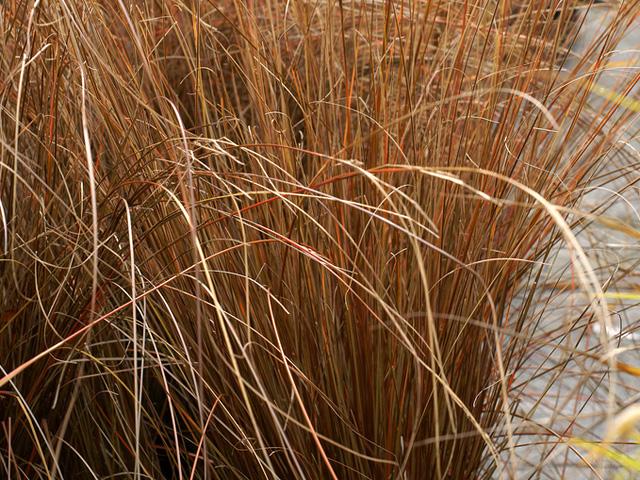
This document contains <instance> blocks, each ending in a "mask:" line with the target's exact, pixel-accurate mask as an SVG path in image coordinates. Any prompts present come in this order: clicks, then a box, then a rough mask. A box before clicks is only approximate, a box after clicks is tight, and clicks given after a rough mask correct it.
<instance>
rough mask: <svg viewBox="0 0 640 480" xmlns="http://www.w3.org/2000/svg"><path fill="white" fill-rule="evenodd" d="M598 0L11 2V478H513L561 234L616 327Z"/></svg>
mask: <svg viewBox="0 0 640 480" xmlns="http://www.w3.org/2000/svg"><path fill="white" fill-rule="evenodd" d="M590 7H591V5H590V3H589V2H588V1H587V2H585V1H578V0H570V1H564V2H556V1H551V0H549V1H547V0H545V1H534V2H530V1H520V0H513V1H496V0H476V1H473V2H467V1H464V2H453V1H448V0H447V1H430V0H406V1H394V2H391V1H387V2H382V1H360V0H349V1H338V2H333V1H329V2H306V1H287V2H285V1H280V0H272V1H267V2H258V1H251V0H244V1H241V0H224V1H219V2H214V1H202V2H200V1H193V2H192V1H186V0H185V1H184V2H183V1H179V0H175V1H174V0H171V1H162V2H161V1H157V0H134V1H131V2H122V1H120V0H118V1H108V0H61V1H51V0H42V1H35V2H33V1H26V0H6V1H5V2H4V3H3V4H2V6H1V7H0V9H1V12H2V15H1V16H0V48H1V49H2V56H1V57H0V79H1V80H0V106H1V108H0V200H1V204H0V214H1V216H0V219H1V220H2V223H1V227H2V237H1V238H0V241H2V244H1V245H0V246H1V247H2V248H1V256H0V319H1V320H0V367H1V368H2V371H1V372H0V387H1V388H0V390H1V391H0V424H1V425H2V429H0V457H1V458H2V462H1V463H0V465H1V467H0V472H2V473H0V476H3V477H4V476H6V477H7V478H29V479H45V478H46V479H49V478H56V479H62V478H69V479H70V478H115V477H117V476H123V477H127V478H179V479H191V478H209V479H214V478H219V479H231V478H238V479H240V478H242V479H247V478H251V479H253V478H282V479H293V478H299V479H303V478H309V479H324V478H334V479H337V478H340V479H342V478H354V479H355V478H371V479H382V478H398V479H417V478H438V479H440V478H442V479H445V478H451V479H470V478H491V477H493V476H496V475H498V476H500V475H502V476H503V477H504V478H510V477H515V476H516V475H517V470H518V455H517V452H516V449H515V440H514V438H515V434H516V430H517V426H516V425H515V423H514V422H515V419H514V417H513V412H514V408H515V404H514V402H513V401H512V396H511V395H510V392H511V388H512V385H513V379H514V378H515V377H516V375H517V372H518V368H521V367H522V364H523V363H522V359H523V358H524V356H525V355H526V352H527V347H528V346H529V342H528V339H530V338H532V336H534V335H535V328H533V326H532V322H531V319H530V316H529V308H528V305H530V304H532V303H533V302H535V298H536V293H537V292H538V290H539V288H540V287H539V283H538V281H537V279H538V278H539V276H540V275H541V272H542V271H543V266H544V264H545V262H546V260H547V259H548V258H549V255H550V254H551V253H552V252H553V249H554V248H557V245H560V244H567V245H570V248H571V249H572V252H573V254H574V256H575V262H574V263H575V271H576V282H577V285H578V287H579V288H582V289H583V290H584V291H585V292H586V294H587V295H589V298H591V299H592V301H591V311H592V312H593V314H594V316H595V318H596V319H597V321H601V322H604V323H605V324H606V322H607V315H608V313H607V310H606V308H605V307H606V306H605V305H604V300H603V296H602V295H601V293H602V290H601V286H600V284H599V283H598V282H597V281H596V277H595V275H594V273H593V270H592V269H591V267H590V264H589V261H588V258H587V257H586V256H585V255H584V252H583V251H582V249H581V246H580V244H579V243H578V242H577V241H576V239H575V236H574V234H573V233H572V232H574V229H575V222H578V220H576V218H575V217H574V216H572V215H574V214H573V213H572V212H574V209H575V208H576V207H577V205H578V201H579V200H580V197H581V195H582V192H583V191H584V187H585V186H586V185H587V184H588V182H589V181H590V178H591V176H592V175H593V173H594V172H595V171H597V169H598V168H599V167H600V166H601V161H602V159H603V158H604V153H605V152H608V151H609V149H611V145H612V144H613V143H614V141H615V140H616V139H617V138H618V136H619V134H620V132H621V131H623V130H624V129H625V128H626V127H628V125H629V115H619V114H617V113H616V112H620V111H621V110H624V105H622V106H621V102H620V101H619V99H618V98H616V97H614V98H611V99H609V100H607V101H605V102H604V103H603V104H601V105H600V107H599V108H600V109H601V111H600V113H599V115H596V114H595V113H594V112H593V110H591V109H590V107H589V105H590V104H589V96H590V95H591V92H592V86H593V83H594V81H595V80H594V79H595V76H594V74H593V72H595V71H596V70H597V69H598V68H601V64H602V62H604V61H606V59H603V56H604V53H605V52H606V51H607V49H608V48H611V46H612V45H615V42H616V38H619V37H620V36H621V35H622V34H623V33H624V31H625V30H626V29H627V28H628V27H629V25H630V24H631V22H632V20H633V19H634V18H635V16H636V15H637V12H638V3H637V2H635V1H629V2H624V4H622V5H621V6H619V7H618V10H617V15H616V17H615V20H614V21H613V22H612V23H611V25H610V27H608V28H607V30H606V32H605V34H603V35H602V36H601V37H599V38H597V39H594V47H593V48H592V49H591V50H590V51H588V52H587V53H585V54H584V59H582V61H581V62H577V63H576V62H573V63H571V65H572V66H571V67H568V66H567V65H569V62H568V59H569V58H570V55H571V47H572V42H573V41H574V39H575V37H576V35H577V33H578V32H579V30H580V28H581V22H582V19H583V12H584V11H585V10H586V9H588V8H590ZM585 65H588V68H586V67H585ZM585 68H586V70H587V73H585ZM589 72H591V73H589ZM633 82H635V78H634V79H632V80H630V81H629V84H628V85H627V87H628V88H629V89H630V88H631V87H632V86H633ZM624 93H625V91H624V90H621V91H620V94H621V95H622V94H624ZM614 115H616V116H615V118H616V120H615V122H609V123H606V122H603V121H602V118H603V117H606V118H611V117H613V116H614ZM605 125H606V128H605ZM580 220H581V221H583V220H584V218H580ZM516 305H517V308H516ZM603 348H604V347H603Z"/></svg>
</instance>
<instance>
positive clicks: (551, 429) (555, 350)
mask: <svg viewBox="0 0 640 480" xmlns="http://www.w3.org/2000/svg"><path fill="white" fill-rule="evenodd" d="M609 12H610V11H609V10H607V9H606V8H605V7H602V6H596V8H594V9H593V10H592V11H591V12H590V13H588V14H587V17H586V22H585V28H584V30H583V31H582V33H581V35H580V37H579V39H578V42H577V43H576V45H575V48H574V51H575V52H576V54H579V53H580V52H583V51H585V50H586V49H587V48H588V47H589V45H590V44H591V42H593V41H594V40H595V39H596V38H597V37H598V35H599V34H600V32H601V31H602V29H603V27H604V25H606V23H607V22H609V21H611V19H612V18H613V17H612V14H611V13H609ZM608 59H609V61H610V62H613V63H610V65H613V67H608V68H607V69H606V72H605V73H602V74H601V75H600V76H599V77H598V84H600V85H602V86H604V87H606V88H608V89H610V90H615V91H620V83H621V82H623V81H624V79H625V78H626V79H629V78H632V77H633V76H634V75H636V74H638V71H639V70H640V22H639V23H637V24H635V25H633V26H632V27H631V28H630V29H629V30H628V32H627V33H626V34H625V36H624V37H623V38H622V40H621V41H620V42H619V43H617V47H615V48H614V49H613V50H612V51H611V53H610V55H609V57H608ZM573 61H575V59H574V60H573ZM620 61H625V62H627V66H626V67H620V66H619V65H618V64H616V63H615V62H620ZM616 65H618V66H616ZM629 65H635V67H630V66H629ZM628 98H631V99H635V100H638V101H640V89H639V88H635V89H634V90H633V91H632V92H631V93H630V94H629V96H628ZM602 102H603V101H602V100H601V97H600V96H598V95H596V94H594V95H593V96H592V98H591V101H590V103H591V106H592V107H593V108H594V109H595V110H596V111H597V108H598V107H599V106H600V105H602ZM633 109H634V108H633V106H631V107H628V108H626V109H621V114H622V113H625V112H626V113H627V114H629V115H630V117H629V118H628V119H627V120H626V122H627V125H628V129H627V131H626V132H625V133H624V135H622V136H621V137H620V138H619V139H618V144H617V147H618V149H617V151H616V152H612V153H611V154H610V155H608V156H607V158H606V161H605V165H604V167H603V170H602V172H601V176H600V177H599V178H596V179H594V181H593V184H592V188H591V189H590V190H589V191H588V192H587V193H586V194H585V197H584V200H583V201H582V204H581V209H582V210H584V211H592V210H594V209H597V212H598V213H601V214H604V215H607V216H609V217H613V218H616V219H618V220H621V221H624V222H625V223H627V224H629V225H631V226H633V227H635V228H637V229H640V214H639V211H640V182H638V185H637V186H632V187H631V188H627V189H623V187H624V186H625V185H628V184H629V183H630V182H634V181H638V180H640V167H639V166H640V135H639V134H638V130H640V120H639V115H640V113H639V112H635V113H634V112H633ZM615 120H616V118H613V119H611V121H615ZM620 172H625V176H624V178H620V179H618V180H615V181H611V180H609V179H608V178H607V176H609V177H611V176H612V175H611V174H612V173H614V174H616V176H619V174H620ZM578 240H579V242H580V244H581V245H582V246H583V248H584V249H585V251H586V253H587V254H588V256H589V259H590V261H591V262H592V264H593V266H594V267H595V268H596V273H597V275H598V277H599V280H600V281H601V282H602V284H603V285H605V284H606V283H607V282H609V281H611V279H612V278H614V279H616V280H615V283H616V284H617V285H618V289H619V290H620V291H622V290H623V289H624V291H628V290H633V289H634V288H635V289H637V292H640V288H639V287H640V275H639V273H640V269H638V265H637V263H639V262H640V242H639V241H638V239H637V238H635V239H634V238H632V237H630V236H628V235H624V234H621V233H618V232H615V231H613V230H612V229H610V228H607V227H605V226H602V225H600V224H593V225H591V226H590V227H589V228H587V229H586V230H584V231H582V232H580V233H579V234H578ZM547 273H548V277H547V278H548V280H549V281H555V280H556V279H558V278H561V279H562V280H563V281H565V282H571V280H572V276H573V277H574V278H575V276H574V274H575V270H573V269H572V266H571V252H570V251H569V249H568V248H567V247H566V246H561V247H559V248H558V250H557V251H556V252H555V255H554V258H553V261H552V262H551V265H550V266H549V267H548V272H547ZM608 302H609V304H610V305H609V308H610V311H611V314H612V320H613V322H614V327H613V328H612V329H611V330H612V331H610V332H608V333H609V335H610V336H611V338H614V339H615V346H616V353H617V355H618V356H617V358H618V359H619V360H620V361H624V362H626V363H627V364H629V365H633V366H637V367H640V349H639V348H638V347H639V346H640V306H639V304H640V302H639V301H638V300H631V299H628V300H622V299H609V300H608ZM586 305H587V301H586V296H585V295H584V293H582V292H581V291H580V289H579V288H578V289H574V290H566V291H564V292H560V291H558V289H555V290H553V289H549V290H546V291H544V292H543V293H542V298H540V302H539V308H538V311H537V312H536V314H535V315H534V316H533V319H534V320H536V319H539V320H540V325H539V329H540V330H539V333H538V334H537V335H536V336H537V338H538V340H539V341H540V346H539V348H537V349H536V348H533V347H531V351H532V353H531V356H530V357H529V358H528V360H527V362H526V365H525V369H524V372H523V374H522V375H520V376H519V377H518V378H517V380H516V385H518V384H520V385H521V388H519V390H518V392H517V394H516V395H517V398H518V399H519V400H520V405H519V408H518V417H520V418H516V419H514V424H516V425H517V428H518V431H520V432H525V433H523V434H521V435H519V436H517V437H516V444H517V447H516V449H515V452H516V456H517V475H516V478H518V479H559V478H574V479H591V478H604V479H618V478H619V479H627V478H640V472H636V473H631V472H629V471H623V470H621V469H620V467H619V465H618V464H616V463H615V462H612V461H610V462H604V461H600V462H594V464H593V465H594V470H590V468H589V467H588V466H587V465H586V463H585V459H584V455H586V454H587V453H588V450H587V449H585V448H584V447H580V446H578V445H576V444H571V443H570V442H569V441H568V439H569V438H579V439H585V440H598V439H600V440H601V439H602V438H603V436H604V435H605V433H606V428H607V424H606V420H607V412H608V405H609V399H610V394H612V395H614V396H615V398H614V400H615V412H616V413H617V412H619V411H620V410H622V409H624V408H625V407H627V406H629V405H632V404H635V403H640V377H636V376H633V375H629V374H627V373H617V374H616V375H614V376H610V375H608V374H607V372H606V368H605V366H604V365H603V363H602V362H600V361H599V360H597V359H596V358H589V357H586V356H585V355H582V354H580V355H575V353H574V354H572V352H575V351H576V350H577V351H579V352H589V353H593V354H596V355H601V354H602V353H603V349H602V343H601V339H602V337H601V334H602V333H604V332H603V328H602V327H601V325H600V323H598V322H597V320H596V319H594V318H593V316H592V315H591V313H590V311H589V310H588V309H586ZM585 309H586V310H585ZM639 426H640V425H639ZM626 440H630V439H629V438H627V439H626ZM617 448H618V450H619V451H622V452H627V453H629V454H631V455H634V454H635V456H636V458H638V460H640V446H635V445H627V446H620V447H617ZM581 456H582V458H581ZM496 476H497V478H508V477H509V475H508V472H507V471H506V470H505V471H502V472H497V475H496Z"/></svg>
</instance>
